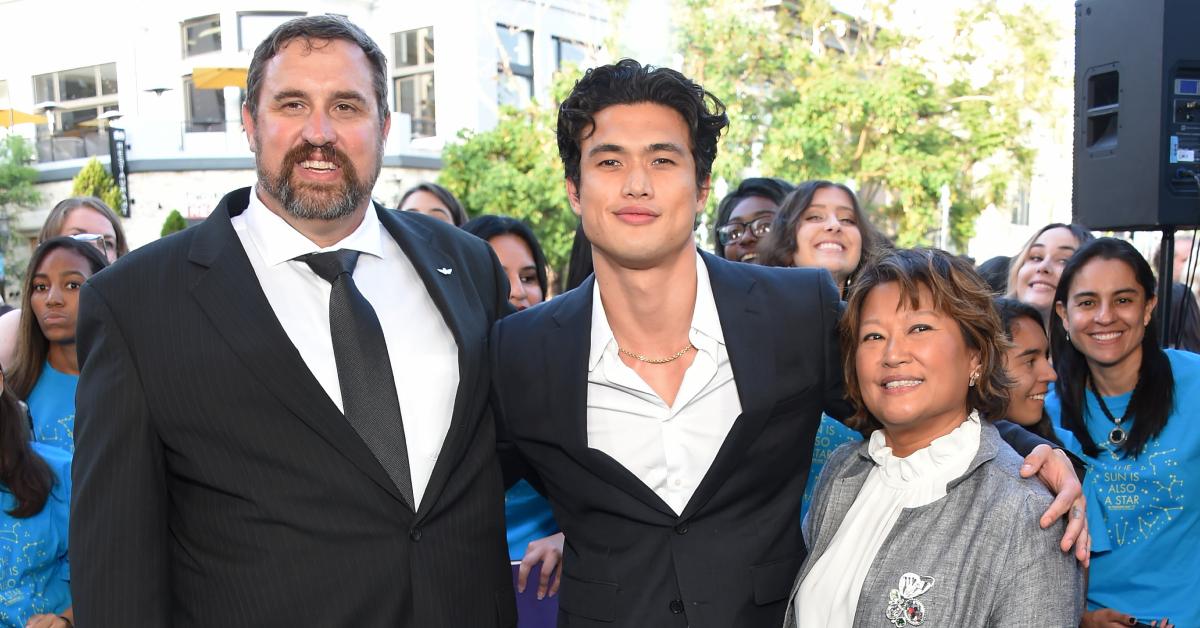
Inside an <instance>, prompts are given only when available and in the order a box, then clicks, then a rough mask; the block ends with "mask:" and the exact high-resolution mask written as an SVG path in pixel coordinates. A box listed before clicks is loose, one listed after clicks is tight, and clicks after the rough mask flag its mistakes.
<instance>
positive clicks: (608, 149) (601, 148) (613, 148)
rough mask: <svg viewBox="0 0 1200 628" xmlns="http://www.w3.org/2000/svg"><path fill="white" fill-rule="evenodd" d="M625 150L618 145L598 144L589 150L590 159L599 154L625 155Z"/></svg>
mask: <svg viewBox="0 0 1200 628" xmlns="http://www.w3.org/2000/svg"><path fill="white" fill-rule="evenodd" d="M624 152H625V149H624V148H623V147H621V146H618V145H616V144H596V145H595V146H593V147H591V148H590V149H589V150H588V157H591V156H592V155H596V154H598V153H624Z"/></svg>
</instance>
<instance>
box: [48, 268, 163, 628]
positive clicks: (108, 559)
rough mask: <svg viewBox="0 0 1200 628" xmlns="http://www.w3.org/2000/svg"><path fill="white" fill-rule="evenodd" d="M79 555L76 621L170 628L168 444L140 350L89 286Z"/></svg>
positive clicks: (82, 320) (75, 504)
mask: <svg viewBox="0 0 1200 628" xmlns="http://www.w3.org/2000/svg"><path fill="white" fill-rule="evenodd" d="M76 340H77V343H78V344H77V351H78V354H79V363H80V365H81V367H82V368H81V372H80V377H79V387H78V390H77V393H76V398H75V406H76V414H75V444H76V450H75V460H74V466H73V468H72V473H71V478H72V482H73V487H74V488H73V492H72V504H71V524H70V552H71V595H72V598H73V601H74V609H75V623H76V624H77V625H78V626H80V627H81V628H93V627H96V626H101V627H103V626H114V627H117V626H120V627H126V626H169V625H170V623H171V621H170V618H171V612H170V603H171V602H170V601H171V590H170V582H171V578H170V574H169V573H168V556H167V554H168V531H167V499H166V494H167V492H166V478H165V473H164V463H163V445H162V442H161V441H160V440H159V437H158V434H157V433H156V431H155V428H154V426H153V425H152V422H151V416H150V410H149V407H148V406H147V403H146V398H145V394H144V391H143V389H142V384H141V377H140V374H139V373H138V370H137V365H136V364H134V362H133V358H132V355H131V353H130V348H129V346H128V344H127V342H126V340H125V337H124V336H123V334H122V330H121V329H120V327H119V325H118V324H117V322H116V320H115V318H114V316H113V313H112V311H111V310H110V308H109V305H108V303H107V302H105V300H104V297H103V296H102V295H101V294H100V292H99V291H98V290H97V289H96V288H95V287H93V286H92V285H91V284H90V283H88V284H85V285H84V287H83V290H82V292H81V295H80V300H79V322H78V328H77V333H76Z"/></svg>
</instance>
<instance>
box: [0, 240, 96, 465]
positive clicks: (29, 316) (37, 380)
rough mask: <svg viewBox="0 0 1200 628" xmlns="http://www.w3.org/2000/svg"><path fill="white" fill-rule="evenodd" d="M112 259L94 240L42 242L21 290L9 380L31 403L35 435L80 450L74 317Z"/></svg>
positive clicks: (29, 403)
mask: <svg viewBox="0 0 1200 628" xmlns="http://www.w3.org/2000/svg"><path fill="white" fill-rule="evenodd" d="M107 265H108V260H106V259H105V258H104V256H103V255H101V254H100V251H99V250H97V249H96V248H95V247H94V246H92V245H90V244H86V243H84V242H80V241H79V240H76V239H74V238H70V237H57V238H50V239H49V240H46V241H45V242H43V243H41V244H40V245H39V246H38V248H37V249H36V250H35V251H34V252H33V257H32V258H31V259H30V260H29V270H28V271H27V272H26V276H25V285H24V290H23V291H22V293H21V322H20V325H19V326H18V328H17V330H18V333H17V355H16V358H15V359H14V361H13V367H12V368H11V369H10V373H11V374H10V375H9V378H8V383H9V385H10V386H11V387H12V391H13V392H14V393H15V394H16V395H17V398H19V399H23V400H25V403H26V404H28V405H29V414H30V416H31V417H32V419H33V439H34V440H35V441H38V442H40V443H45V444H48V445H53V446H55V447H59V448H61V449H64V450H66V451H68V452H73V451H75V436H74V427H75V386H76V384H77V383H78V381H79V360H78V358H77V356H76V354H75V317H76V315H77V314H78V312H79V289H80V288H81V287H83V282H85V281H87V279H88V278H89V277H91V276H92V275H94V274H95V273H97V272H99V271H100V269H102V268H104V267H105V266H107Z"/></svg>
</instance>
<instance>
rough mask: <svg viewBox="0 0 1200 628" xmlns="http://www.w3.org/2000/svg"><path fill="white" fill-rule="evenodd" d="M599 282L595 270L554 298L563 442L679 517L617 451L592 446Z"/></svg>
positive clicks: (549, 360)
mask: <svg viewBox="0 0 1200 628" xmlns="http://www.w3.org/2000/svg"><path fill="white" fill-rule="evenodd" d="M595 281H596V278H595V276H594V275H593V276H591V277H588V278H587V279H586V280H585V281H584V282H583V283H582V284H580V285H579V287H578V288H575V289H574V290H572V291H570V292H568V293H566V294H564V295H562V296H560V297H558V298H557V299H555V301H554V302H552V305H555V306H557V309H556V310H555V312H554V313H553V318H554V322H555V327H554V329H552V330H550V331H549V333H547V334H546V335H545V336H544V337H543V343H544V344H543V351H542V353H543V355H545V356H546V379H545V381H547V382H562V385H558V386H548V387H547V388H548V389H549V390H548V394H549V395H550V405H549V407H550V408H553V409H554V411H555V412H563V413H565V414H566V417H565V419H566V425H567V433H566V435H565V436H566V440H565V442H564V443H563V445H564V448H565V450H566V451H567V453H568V454H569V455H570V456H571V457H572V458H574V459H575V461H576V462H578V463H579V464H580V465H582V466H583V467H584V468H586V469H588V470H590V471H592V472H593V473H595V474H596V475H598V476H600V477H601V478H602V479H603V480H604V481H605V482H607V483H609V484H611V485H612V486H614V487H616V488H619V489H621V490H622V491H624V492H626V493H629V494H630V495H632V496H634V497H636V498H637V499H639V500H641V501H642V502H644V503H645V504H646V505H647V506H650V507H651V508H653V509H655V510H657V511H659V512H661V513H663V514H665V515H667V516H669V517H671V518H674V517H675V512H674V511H673V510H671V507H670V506H668V505H667V504H666V502H664V501H663V500H662V498H661V497H659V496H658V494H657V493H655V492H654V491H653V490H651V488H650V487H649V486H646V484H645V482H642V481H641V480H640V479H639V478H638V477H637V476H636V475H634V474H633V473H632V472H630V471H629V469H626V468H625V466H624V465H622V464H621V463H619V462H617V461H616V460H614V459H613V458H612V456H609V455H608V454H606V453H604V452H602V451H600V450H598V449H592V448H590V447H588V436H587V389H588V356H589V354H590V352H591V333H592V291H593V286H594V285H595Z"/></svg>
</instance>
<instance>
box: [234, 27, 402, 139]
mask: <svg viewBox="0 0 1200 628" xmlns="http://www.w3.org/2000/svg"><path fill="white" fill-rule="evenodd" d="M296 39H300V40H303V41H304V45H305V49H306V50H312V49H313V48H314V47H318V46H314V45H313V42H314V40H321V41H331V40H335V39H340V40H342V41H348V42H350V43H352V44H355V45H357V46H358V47H359V48H361V49H362V51H363V54H364V55H366V57H367V61H368V62H369V63H370V64H371V86H372V87H373V88H374V89H375V101H376V103H377V105H378V107H379V120H380V121H381V122H382V121H384V120H386V119H387V118H388V115H390V113H391V108H390V107H389V106H388V101H387V92H388V63H387V56H386V55H384V54H383V51H382V50H380V49H379V45H378V44H376V43H375V40H373V39H371V38H370V36H368V35H367V34H366V32H364V31H363V30H362V29H361V28H359V27H358V26H355V25H354V24H353V23H352V22H351V21H350V20H347V19H346V18H344V17H342V16H340V15H309V16H306V17H298V18H295V19H292V20H288V21H286V22H284V23H283V24H280V25H279V26H278V27H276V28H275V30H273V31H271V34H270V35H267V38H266V39H264V40H263V41H262V43H260V44H259V45H258V47H257V48H255V49H254V57H253V58H252V59H250V70H249V72H248V73H247V74H246V108H247V109H248V110H249V111H250V117H251V118H253V119H255V120H257V119H258V96H259V93H260V92H261V91H262V81H263V75H264V74H265V73H266V69H267V68H266V66H267V62H268V61H270V60H271V59H272V58H273V57H274V56H275V55H277V54H279V51H280V50H281V49H283V47H284V46H287V45H288V44H289V43H290V42H292V41H293V40H296Z"/></svg>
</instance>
